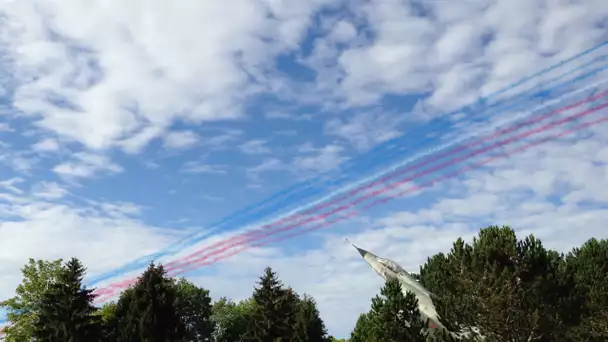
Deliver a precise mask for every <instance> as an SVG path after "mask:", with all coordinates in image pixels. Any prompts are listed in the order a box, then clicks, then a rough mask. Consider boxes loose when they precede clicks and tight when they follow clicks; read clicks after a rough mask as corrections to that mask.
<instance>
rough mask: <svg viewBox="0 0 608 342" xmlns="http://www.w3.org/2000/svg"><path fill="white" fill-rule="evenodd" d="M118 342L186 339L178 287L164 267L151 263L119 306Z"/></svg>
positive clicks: (122, 298) (119, 302)
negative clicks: (180, 311)
mask: <svg viewBox="0 0 608 342" xmlns="http://www.w3.org/2000/svg"><path fill="white" fill-rule="evenodd" d="M116 316H117V320H118V330H119V334H120V338H119V341H129V342H130V341H141V342H174V341H181V340H182V339H183V338H184V337H185V328H184V326H183V324H182V323H181V321H180V317H179V313H178V310H177V308H176V288H175V285H174V283H173V281H172V280H171V279H169V278H167V277H165V272H164V269H163V267H162V266H155V265H154V264H150V266H149V267H148V269H147V270H146V271H145V272H144V273H143V274H142V275H141V276H140V277H139V279H138V280H137V282H136V283H135V285H134V286H133V287H132V288H130V289H128V290H127V291H125V292H123V294H122V295H121V297H120V299H119V300H118V303H117V307H116Z"/></svg>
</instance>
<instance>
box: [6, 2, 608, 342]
mask: <svg viewBox="0 0 608 342" xmlns="http://www.w3.org/2000/svg"><path fill="white" fill-rule="evenodd" d="M606 23H608V7H607V6H605V2H604V1H603V0H585V1H575V0H570V1H566V0H534V1H531V0H466V1H465V0H463V1H397V0H370V1H360V0H351V1H338V0H334V1H331V0H300V1H297V2H288V1H281V0H227V1H221V2H220V1H195V0H183V1H173V2H167V1H161V0H146V1H141V0H132V1H126V2H125V1H118V0H106V1H93V0H86V1H85V0H61V1H59V0H48V1H33V0H0V270H1V272H0V299H5V298H8V297H10V296H11V295H12V294H13V293H14V288H15V286H16V285H17V284H18V283H19V281H20V279H21V275H20V268H21V267H22V266H23V265H24V264H25V263H26V262H27V260H28V258H35V259H47V260H51V259H56V258H64V259H67V258H70V257H78V258H79V259H81V260H82V261H83V262H84V263H85V265H86V266H87V268H88V273H89V275H90V276H91V278H88V279H89V280H91V281H93V280H97V282H96V283H95V284H94V285H95V286H101V287H103V286H106V285H107V284H109V283H111V282H113V281H118V280H124V279H128V278H129V277H132V276H134V275H136V274H137V273H138V272H141V270H142V269H143V267H139V266H137V267H135V266H134V267H131V268H129V269H126V268H121V270H122V271H121V272H117V271H116V270H117V269H118V268H120V267H122V266H123V265H125V264H126V263H128V262H131V261H133V260H135V259H137V258H142V257H144V256H146V255H150V253H155V252H157V251H165V252H166V251H167V249H166V247H167V246H169V245H170V244H172V243H174V242H175V241H182V242H184V244H183V245H177V246H178V247H186V248H184V249H183V250H181V249H180V248H178V249H175V250H174V251H173V252H175V253H173V254H171V253H169V254H164V255H162V256H161V257H157V258H156V259H157V260H161V261H162V262H165V261H171V260H173V259H172V258H175V257H177V256H184V255H187V254H189V253H191V252H194V251H196V250H199V249H201V248H204V247H205V246H209V245H210V244H212V243H213V242H215V241H218V240H220V239H222V238H226V237H230V236H233V235H235V234H238V233H239V232H242V231H244V230H251V229H255V228H256V227H259V226H260V225H263V224H265V223H267V222H273V220H276V219H277V218H279V217H284V216H281V215H287V214H288V213H289V212H291V211H292V210H294V209H298V208H302V207H303V206H306V205H308V204H310V203H320V202H319V201H321V200H323V199H326V198H330V197H331V196H333V195H334V194H335V193H336V192H337V191H341V189H343V188H344V187H348V186H352V185H353V184H358V183H357V182H359V181H361V180H373V179H377V178H375V177H376V175H379V174H383V172H386V171H387V170H393V169H394V168H395V167H397V166H403V165H405V164H406V162H408V161H410V159H411V158H413V157H415V156H421V155H424V153H426V152H425V151H428V149H431V148H436V147H437V146H441V145H442V144H443V145H445V144H447V145H450V144H454V142H455V141H470V140H466V139H470V137H471V136H477V135H480V134H482V135H483V134H485V133H484V132H486V131H487V130H488V129H493V128H494V127H502V126H501V125H503V124H506V123H509V122H512V121H516V120H520V119H522V118H530V117H533V118H537V120H538V124H537V125H536V126H534V127H535V128H534V129H536V131H534V129H533V128H522V131H525V130H527V131H526V132H528V133H525V134H524V136H523V137H522V138H521V139H519V138H518V139H515V138H513V139H511V140H512V141H509V142H513V144H509V145H508V146H507V145H506V143H505V144H502V143H500V144H499V145H496V146H494V147H493V148H492V149H490V148H487V151H489V152H487V153H486V152H484V154H483V157H482V156H481V155H479V156H478V157H477V159H476V161H478V162H479V161H482V160H484V158H492V160H491V161H489V162H487V163H484V164H483V165H482V166H481V167H479V168H474V169H471V170H469V169H467V170H464V171H466V172H464V171H463V172H460V171H457V170H458V169H457V168H456V167H455V166H450V167H448V169H449V170H448V171H441V172H440V171H437V172H435V173H434V176H432V175H430V174H425V175H420V177H418V178H420V179H416V180H413V179H409V180H406V181H404V183H403V184H401V183H399V184H395V187H394V188H392V189H391V190H390V191H386V192H382V193H380V192H372V191H371V190H369V191H368V190H364V192H365V191H368V194H367V195H369V197H374V198H384V199H386V200H387V201H385V202H386V203H384V202H383V203H381V204H380V205H378V206H374V207H373V208H370V209H369V210H363V209H362V208H359V207H357V208H350V207H349V208H348V210H346V212H342V213H341V214H340V215H343V217H341V218H340V220H339V221H338V220H336V221H335V222H333V221H332V218H331V217H323V218H322V219H321V221H325V222H327V224H326V225H325V226H323V227H321V228H322V229H321V228H319V229H315V230H314V231H311V232H310V233H308V234H302V235H298V236H297V237H292V238H290V239H285V240H282V241H275V242H273V243H270V244H265V245H256V246H253V247H252V248H248V249H246V250H244V251H243V252H241V253H239V254H236V255H234V256H229V257H226V258H224V259H222V260H220V261H218V262H217V263H213V264H211V265H204V266H202V267H196V268H195V269H193V270H190V271H189V272H186V273H183V274H182V275H184V276H186V277H187V278H188V279H190V280H192V281H193V282H195V283H196V284H198V285H200V286H203V287H205V288H208V289H209V290H210V291H211V295H212V296H213V298H216V299H217V298H219V297H221V296H228V297H230V298H232V299H235V300H240V299H245V298H247V297H248V296H249V295H250V294H251V291H252V290H253V286H254V284H255V281H256V279H257V277H258V276H259V275H261V273H262V271H263V269H264V267H266V266H271V267H273V269H275V270H276V271H277V272H278V275H279V277H280V278H281V279H282V280H283V281H284V282H285V283H286V284H287V285H289V286H292V287H293V288H294V289H295V290H296V291H298V292H300V293H309V294H311V295H313V296H314V297H315V298H316V299H317V301H318V305H319V309H320V312H321V315H322V317H323V319H324V321H325V323H326V325H327V327H328V329H329V332H330V333H331V334H333V335H335V336H339V337H346V336H347V335H348V334H349V333H350V331H351V330H352V328H353V326H354V324H355V322H356V319H357V317H358V315H359V314H360V313H362V312H365V311H367V310H368V309H369V305H370V298H371V297H373V296H374V295H375V294H377V293H378V292H379V288H380V287H381V285H382V281H381V278H379V277H377V276H376V275H375V274H374V273H373V271H372V270H371V269H370V268H369V267H368V266H367V265H365V264H364V262H363V260H361V258H360V256H359V254H358V253H357V252H356V251H355V250H354V249H353V248H352V247H351V246H350V245H349V244H348V243H346V242H345V238H348V239H349V240H350V241H352V242H354V243H356V244H358V245H360V246H361V247H363V248H365V249H368V250H370V251H372V252H374V253H376V254H378V255H380V256H383V257H389V258H392V259H393V260H395V261H397V262H399V263H400V264H401V265H402V266H403V267H404V268H405V269H407V270H409V271H412V272H417V271H418V267H419V266H420V265H421V264H422V263H424V261H425V260H426V258H427V257H428V256H430V255H432V254H434V253H437V252H441V251H443V252H446V251H448V250H449V249H450V247H451V243H452V242H453V241H454V240H455V239H456V238H457V237H463V238H465V239H471V238H472V237H473V236H474V235H475V234H476V233H477V231H478V230H479V228H481V227H484V226H487V225H489V224H497V225H503V224H506V225H510V226H511V227H513V228H514V229H515V230H516V231H517V232H518V234H519V236H524V235H527V234H530V233H533V234H534V235H535V236H538V237H540V238H541V239H542V240H543V241H544V242H545V245H546V246H547V247H550V248H555V249H557V250H559V251H563V252H566V251H568V250H569V249H571V248H572V247H573V246H575V245H578V244H580V243H582V242H584V241H586V240H587V239H589V238H591V237H597V238H606V237H608V232H606V231H605V229H602V227H605V222H606V220H607V219H608V209H607V208H608V207H607V206H606V204H607V203H608V193H607V192H606V191H605V190H604V189H607V188H608V166H607V163H608V125H607V124H606V123H600V124H597V125H591V124H587V126H585V127H584V129H581V130H577V131H576V132H573V131H572V132H570V131H568V130H574V129H575V128H576V127H577V126H576V125H577V124H581V123H583V122H587V123H590V122H592V121H593V120H596V119H601V118H602V115H603V117H604V118H605V117H606V110H603V111H602V110H599V111H594V112H589V113H590V114H589V115H586V114H585V116H584V117H583V116H582V114H581V116H580V117H577V119H576V120H569V119H566V118H567V116H566V115H570V114H575V113H579V112H581V110H582V109H590V108H594V106H598V105H601V104H602V103H603V102H602V101H601V98H599V97H598V98H596V99H594V100H593V101H587V102H584V103H582V101H584V100H585V99H587V98H588V97H589V96H592V95H594V94H600V93H601V91H603V90H606V89H608V86H607V85H606V84H605V83H602V82H603V81H605V80H606V74H605V73H603V70H604V69H602V68H604V67H606V65H607V64H608V58H607V57H606V56H607V55H608V46H604V47H602V48H599V49H596V50H594V51H592V52H590V53H588V54H586V55H584V56H581V57H580V58H577V59H576V60H574V61H572V62H571V63H569V64H567V65H566V64H564V65H563V66H560V67H558V68H555V69H553V70H551V71H549V72H547V73H545V74H543V75H541V76H538V77H535V78H533V79H531V80H530V81H529V82H528V83H525V84H521V85H517V86H516V87H515V86H514V87H511V88H507V90H505V91H503V92H501V93H497V91H498V90H500V89H504V87H509V86H510V85H513V84H514V82H516V81H518V80H520V79H521V78H523V77H526V76H529V75H533V74H535V73H537V72H538V71H540V70H542V69H544V68H547V67H548V66H550V65H553V64H555V63H558V62H560V61H563V60H565V59H567V58H569V57H570V56H573V55H576V54H579V53H580V52H582V51H585V50H586V49H588V48H591V47H593V46H596V45H598V44H600V43H602V42H604V41H608V33H607V30H606V29H607V24H606ZM585 72H587V74H585ZM581 75H587V76H586V77H585V78H582V77H583V76H581ZM576 77H579V78H576ZM566 81H568V82H570V83H567V84H566V83H564V82H566ZM560 82H561V83H560ZM557 84H562V86H561V88H559V89H558V88H552V87H554V86H555V85H557ZM535 89H536V90H539V89H540V90H545V92H544V93H542V94H540V95H539V94H537V93H538V92H537V93H534V90H535ZM549 90H551V91H549ZM525 91H527V92H528V93H527V94H532V93H534V94H537V95H535V97H534V98H527V100H525V99H524V100H522V98H521V97H520V98H517V101H516V100H513V97H514V96H517V94H520V92H525ZM479 98H485V99H486V100H487V101H486V104H487V105H488V106H489V107H483V106H482V105H480V102H475V101H476V100H477V99H479ZM510 99H511V100H510ZM507 100H509V101H511V102H508V101H507ZM604 100H605V98H604ZM501 101H502V102H501ZM577 101H579V102H581V103H582V104H580V106H579V107H576V108H574V105H573V104H575V103H577ZM468 104H477V106H468V107H463V106H465V105H468ZM567 105H570V106H571V107H572V108H568V109H567V110H562V111H559V114H556V116H555V117H554V118H562V119H563V120H564V125H562V126H559V127H558V126H557V125H554V126H552V127H550V128H551V129H547V130H545V129H544V128H543V129H541V128H538V127H544V126H543V125H545V123H544V122H543V123H541V122H540V119H541V115H543V114H546V113H548V112H550V111H552V110H556V109H558V108H562V107H563V106H567ZM463 108H465V109H463ZM484 108H485V109H484ZM522 120H523V119H522ZM553 120H557V119H553ZM530 126H531V125H530ZM522 127H523V126H522ZM566 131H568V132H570V133H571V134H569V135H567V136H565V135H564V136H560V137H559V139H557V138H556V139H549V137H552V136H553V135H555V134H556V133H560V132H562V133H563V132H566ZM515 133H517V134H521V133H522V132H520V131H517V132H514V133H513V134H512V136H516V135H517V134H515ZM533 133H534V134H535V135H534V136H533V135H532V134H533ZM564 134H565V133H564ZM562 135H563V134H562ZM494 138H495V139H494V140H492V141H486V142H484V143H483V144H485V145H483V146H486V147H487V146H492V145H491V144H492V143H493V142H494V141H499V140H500V139H498V136H497V135H496V136H494ZM545 138H546V139H545ZM459 139H460V140H459ZM539 139H540V140H539ZM543 139H544V140H547V141H544V140H543ZM541 140H542V141H541ZM541 142H542V144H541ZM532 143H534V144H535V145H533V146H532V145H531V146H530V148H528V147H525V146H526V144H532ZM524 147H525V150H524ZM517 149H519V153H513V154H511V150H517ZM421 153H422V154H421ZM408 158H410V159H408ZM442 172H443V173H442ZM450 172H458V174H457V175H455V176H454V177H450V178H446V179H443V178H442V177H443V176H442V175H444V176H445V175H447V174H449V173H450ZM437 177H439V178H437ZM306 181H308V183H302V182H306ZM319 182H320V183H319ZM328 182H329V183H328ZM429 182H430V183H431V184H429V186H428V187H425V186H424V185H426V184H427V183H429ZM294 184H300V185H299V188H295V190H293V186H294ZM302 184H304V185H302ZM311 184H312V185H314V187H307V185H308V186H311ZM290 187H291V188H292V190H293V191H294V192H293V193H294V194H295V195H291V196H290V195H289V193H287V195H285V194H284V193H283V195H282V196H287V197H285V198H287V199H286V200H285V201H283V202H280V201H279V202H271V203H270V204H269V205H267V206H266V209H267V210H266V211H265V215H264V216H263V215H261V214H260V213H261V212H262V210H261V209H260V208H261V207H259V206H255V204H256V203H259V202H260V201H262V200H264V199H267V198H274V199H276V198H278V197H277V195H274V197H271V196H273V194H276V193H277V192H279V191H282V190H284V189H288V188H290ZM307 189H308V190H307ZM310 189H313V190H314V191H312V192H313V193H311V191H310ZM400 189H404V190H407V189H410V190H411V191H404V192H403V193H402V192H400ZM298 191H299V192H298ZM306 191H308V192H306ZM347 197H349V198H350V197H354V196H351V195H348V196H347ZM388 200H390V201H388ZM273 203H274V204H273ZM277 203H279V204H277ZM248 206H249V207H250V208H253V209H252V210H253V211H251V212H250V213H249V214H247V215H244V216H241V218H239V217H237V218H236V219H234V220H232V219H231V220H232V221H230V220H228V221H226V220H224V219H225V218H227V217H230V215H231V214H233V213H235V212H238V211H239V210H241V209H243V208H246V207H248ZM251 206H253V207H251ZM351 209H352V210H351ZM306 215H308V216H314V215H313V214H311V213H307V214H306ZM306 215H303V216H306ZM309 227H312V225H309ZM193 236H194V237H196V243H194V242H193V243H187V242H188V241H194V240H192V239H190V240H188V238H191V237H193ZM157 256H158V255H157ZM142 260H143V261H144V262H143V265H145V264H146V263H147V261H146V260H148V259H146V258H143V259H140V261H142ZM95 277H97V278H95Z"/></svg>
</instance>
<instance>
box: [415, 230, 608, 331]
mask: <svg viewBox="0 0 608 342" xmlns="http://www.w3.org/2000/svg"><path fill="white" fill-rule="evenodd" d="M591 244H593V243H591ZM586 245H589V243H587V244H586ZM596 247H599V243H598V244H597V245H596ZM583 248H584V247H583ZM591 249H593V248H591ZM591 249H589V250H591ZM595 251H596V252H591V253H590V255H593V257H591V258H589V259H585V260H583V259H584V258H583V259H581V258H580V256H581V255H583V254H585V253H584V252H583V253H581V251H580V250H576V249H575V251H574V252H573V253H571V254H570V255H569V256H568V258H564V257H563V256H562V255H561V254H559V253H557V252H555V251H551V250H547V249H545V248H544V246H543V245H542V243H541V242H540V240H538V239H536V238H535V237H534V236H528V237H526V238H525V239H523V240H518V239H517V237H516V235H515V232H514V231H513V230H512V229H511V228H509V227H496V226H491V227H488V228H485V229H482V230H481V231H480V233H479V236H478V238H476V239H474V241H473V243H472V244H471V245H469V244H466V243H464V241H463V240H462V239H458V240H457V241H456V242H455V243H454V246H453V248H452V250H451V251H450V253H448V254H447V255H444V254H437V255H435V256H433V257H431V258H429V259H428V260H427V263H426V264H425V265H424V266H423V267H422V268H421V272H420V276H421V282H422V283H423V284H424V285H425V286H426V287H427V288H429V289H430V290H431V291H433V292H434V293H435V294H437V295H438V297H439V298H438V299H437V300H434V303H435V305H436V307H437V311H438V313H439V314H440V315H441V317H442V323H443V324H444V325H445V326H446V327H447V328H448V329H450V330H451V331H462V330H463V329H464V331H466V328H467V327H477V328H478V329H479V332H480V334H481V335H483V336H485V337H486V338H488V339H491V340H511V341H528V340H530V341H532V340H533V341H557V340H569V339H570V337H568V336H572V334H573V331H574V330H575V331H578V334H579V335H578V336H582V335H581V334H582V331H585V332H586V334H588V337H589V338H591V336H593V338H596V336H604V335H601V333H600V332H598V330H594V328H593V327H592V326H586V323H585V322H592V321H593V320H594V319H593V318H590V317H601V312H602V310H601V309H600V310H599V311H594V310H593V309H591V311H593V312H595V314H593V315H589V316H586V315H585V314H584V310H585V309H586V308H588V307H589V306H587V305H585V303H586V302H588V301H593V300H594V298H605V296H603V297H602V296H601V295H598V296H597V297H594V296H593V295H592V294H591V293H592V292H585V291H586V290H585V289H588V288H595V289H597V293H602V291H603V293H608V292H606V289H607V288H602V287H601V286H602V285H599V286H598V285H597V284H602V281H601V279H604V283H603V284H605V279H606V277H605V275H606V274H607V273H606V271H605V269H604V270H602V268H601V266H600V265H603V264H605V263H606V262H607V261H608V260H607V259H606V258H604V259H602V257H601V255H602V252H599V250H598V249H595ZM597 256H600V257H599V258H597ZM602 262H603V264H602ZM585 270H586V271H585ZM598 271H600V272H599V274H600V275H599V276H598V275H597V274H598ZM602 272H604V273H603V274H604V276H603V277H602V275H601V274H602ZM583 279H588V282H589V284H593V285H592V286H591V287H585V286H584V285H582V284H583V283H584V282H585V281H584V280H583ZM600 301H601V300H600ZM598 307H601V304H600V305H599V306H598ZM581 320H582V323H581ZM604 322H605V320H604ZM600 324H601V323H600ZM591 325H593V323H591ZM583 327H584V328H583ZM599 330H601V328H600V329H599ZM583 340H585V339H583ZM591 340H592V339H591Z"/></svg>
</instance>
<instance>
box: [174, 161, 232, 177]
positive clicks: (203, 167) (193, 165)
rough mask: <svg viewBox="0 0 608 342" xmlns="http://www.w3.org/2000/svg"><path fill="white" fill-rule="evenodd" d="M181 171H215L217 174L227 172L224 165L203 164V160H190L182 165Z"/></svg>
mask: <svg viewBox="0 0 608 342" xmlns="http://www.w3.org/2000/svg"><path fill="white" fill-rule="evenodd" d="M180 172H183V173H212V174H213V173H215V174H225V173H227V171H226V169H225V167H224V166H222V165H211V164H203V163H201V162H196V161H190V162H187V163H186V164H184V165H182V167H181V168H180Z"/></svg>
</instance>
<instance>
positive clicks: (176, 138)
mask: <svg viewBox="0 0 608 342" xmlns="http://www.w3.org/2000/svg"><path fill="white" fill-rule="evenodd" d="M198 140H199V138H198V135H197V134H196V133H194V132H192V131H180V132H169V133H168V134H167V135H165V137H164V142H165V147H167V148H170V149H182V148H186V147H190V146H192V145H194V144H195V143H196V142H197V141H198Z"/></svg>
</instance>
